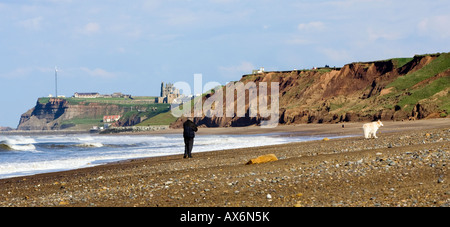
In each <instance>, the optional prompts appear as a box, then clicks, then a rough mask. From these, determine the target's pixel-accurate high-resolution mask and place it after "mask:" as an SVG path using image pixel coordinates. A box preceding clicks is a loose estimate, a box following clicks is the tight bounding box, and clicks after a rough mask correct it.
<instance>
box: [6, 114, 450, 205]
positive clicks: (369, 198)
mask: <svg viewBox="0 0 450 227" xmlns="http://www.w3.org/2000/svg"><path fill="white" fill-rule="evenodd" d="M384 124H385V127H383V128H381V129H380V133H379V134H378V136H379V137H380V138H379V139H377V140H365V139H363V137H362V130H361V123H346V124H345V127H344V128H342V125H297V126H280V127H278V128H275V129H271V130H270V129H260V128H259V127H247V128H225V129H221V128H217V129H204V128H201V129H200V131H199V135H201V134H218V135H220V134H236V135H239V134H255V133H256V134H260V133H275V132H283V133H285V134H286V136H289V135H298V134H301V135H324V134H327V135H328V134H330V135H338V136H344V135H355V134H356V135H359V134H360V135H361V136H359V137H351V138H342V139H332V140H329V141H311V142H301V143H292V144H282V145H274V146H266V147H256V148H243V149H233V150H224V151H214V152H204V153H195V152H194V159H182V155H173V156H164V157H155V158H145V159H134V160H127V161H123V162H118V163H111V164H107V165H102V166H96V167H91V168H86V169H77V170H71V171H65V172H56V173H46V174H39V175H34V176H27V177H17V178H10V179H2V180H0V206H82V207H84V206H150V207H160V206H169V207H174V206H175V207H177V206H181V207H193V206H194V207H195V206H200V207H228V206H233V207H236V206H238V207H246V206H251V207H261V206H263V207H264V206H268V207H293V206H295V207H297V206H306V207H309V206H312V207H316V206H319V207H322V206H449V205H450V199H449V195H450V187H449V179H448V164H449V163H448V160H449V159H450V150H449V147H450V140H449V138H450V120H449V119H435V120H421V121H414V122H385V123H384ZM178 131H179V130H171V133H177V132H178ZM155 133H156V134H158V132H152V133H147V134H155ZM159 133H161V132H159ZM166 133H167V132H166ZM140 134H142V133H140ZM194 147H195V145H194ZM265 154H275V155H276V156H277V157H278V159H279V160H278V161H275V162H270V163H265V164H258V165H245V163H247V162H248V161H249V160H250V159H252V158H256V157H258V156H260V155H265ZM269 195H270V196H269Z"/></svg>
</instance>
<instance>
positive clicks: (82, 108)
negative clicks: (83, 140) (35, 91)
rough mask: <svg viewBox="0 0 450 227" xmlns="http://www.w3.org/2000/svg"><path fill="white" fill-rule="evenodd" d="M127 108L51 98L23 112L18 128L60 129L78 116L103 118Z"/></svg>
mask: <svg viewBox="0 0 450 227" xmlns="http://www.w3.org/2000/svg"><path fill="white" fill-rule="evenodd" d="M124 111H125V110H124V109H122V108H120V107H119V106H117V105H105V104H100V103H89V104H84V103H80V104H77V105H71V104H69V103H68V102H67V101H66V100H65V99H56V98H51V99H50V100H49V101H48V102H47V103H45V104H43V103H40V102H39V101H38V102H37V103H36V106H35V107H34V108H32V109H30V110H29V111H27V112H26V113H24V114H22V116H21V118H20V122H19V126H18V127H17V129H18V130H59V129H64V128H65V127H70V126H72V125H64V124H62V123H63V122H64V121H66V120H72V119H77V118H102V117H103V116H104V115H111V114H121V113H123V112H124Z"/></svg>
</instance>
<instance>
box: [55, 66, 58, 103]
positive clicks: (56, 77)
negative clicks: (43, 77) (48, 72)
mask: <svg viewBox="0 0 450 227" xmlns="http://www.w3.org/2000/svg"><path fill="white" fill-rule="evenodd" d="M55 98H58V68H56V66H55Z"/></svg>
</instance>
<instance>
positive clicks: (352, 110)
mask: <svg viewBox="0 0 450 227" xmlns="http://www.w3.org/2000/svg"><path fill="white" fill-rule="evenodd" d="M438 57H439V55H427V56H416V57H414V58H413V59H412V60H411V61H409V62H408V63H406V64H404V65H402V66H398V62H397V61H396V60H387V61H379V62H369V63H352V64H348V65H345V66H344V67H343V68H341V69H331V68H326V69H319V70H307V71H290V72H266V73H261V74H257V75H246V76H243V77H242V79H241V80H240V82H242V83H244V84H246V83H248V82H253V83H255V84H257V85H258V83H259V82H268V83H269V84H270V83H271V82H275V83H278V84H279V92H280V94H279V97H280V98H279V108H280V109H279V111H280V116H279V123H280V124H299V123H338V122H355V121H356V122H360V121H373V120H378V119H380V120H384V121H387V120H397V121H401V120H407V119H422V118H427V117H433V116H434V117H436V116H441V117H442V116H446V115H448V114H449V113H446V112H445V111H443V110H442V108H440V104H439V103H434V101H433V100H436V97H435V96H437V95H439V94H431V96H430V97H429V98H427V99H423V100H419V101H418V102H417V103H414V104H412V105H413V106H411V104H408V105H400V104H399V102H401V101H402V100H403V99H404V98H405V97H407V96H411V91H413V90H414V89H416V88H420V87H424V86H426V85H429V84H431V83H433V81H435V80H437V79H438V78H442V77H446V78H448V77H449V76H450V69H449V68H450V61H448V58H447V59H446V61H447V62H446V64H447V65H448V66H445V65H444V66H445V67H447V70H444V72H442V73H440V74H438V75H430V77H429V78H428V79H427V80H426V81H418V84H415V85H414V86H412V87H411V88H407V89H404V90H395V88H387V86H388V85H389V84H391V83H392V82H393V81H395V80H396V79H397V78H399V77H403V76H405V75H407V74H408V75H409V74H411V73H413V72H416V71H418V70H420V69H422V68H423V67H425V66H427V65H428V64H430V63H431V62H433V61H434V60H435V59H436V58H438ZM232 83H234V82H232ZM420 83H422V84H420ZM447 83H448V82H447ZM225 88H226V87H224V88H223V89H222V90H221V91H219V92H223V93H224V94H223V96H224V97H225V96H226V89H225ZM424 89H425V90H426V89H427V88H426V87H425V88H424ZM269 92H270V91H269ZM440 95H441V96H444V98H442V97H441V99H440V100H441V102H445V103H446V105H448V104H449V103H448V102H449V101H448V99H447V100H445V97H448V98H449V97H450V96H449V88H448V87H447V88H446V89H445V88H444V90H442V91H440ZM207 99H208V96H206V97H204V98H203V100H202V102H205V101H206V100H207ZM239 99H245V100H246V106H245V110H246V113H247V114H246V116H245V117H237V115H236V109H235V116H231V117H230V116H226V117H212V118H211V117H207V116H205V115H204V116H203V117H196V118H195V119H194V121H195V123H197V124H198V125H200V126H202V125H203V126H207V127H230V126H250V125H259V124H260V123H261V121H262V120H264V118H262V117H261V116H259V115H258V116H257V117H249V116H248V112H249V106H248V101H249V96H248V92H247V94H246V96H245V97H242V96H240V97H237V96H235V103H234V105H236V103H237V102H238V101H237V100H239ZM269 99H270V98H269ZM442 100H444V101H442ZM223 102H224V103H225V102H226V100H225V98H224V99H223ZM430 103H431V104H430ZM445 103H444V104H445ZM441 104H442V103H441ZM226 105H230V104H226ZM226 105H224V106H226ZM232 105H233V104H232ZM183 120H184V119H179V120H178V121H177V122H175V123H174V124H173V125H172V127H173V128H178V127H180V126H181V124H182V122H183Z"/></svg>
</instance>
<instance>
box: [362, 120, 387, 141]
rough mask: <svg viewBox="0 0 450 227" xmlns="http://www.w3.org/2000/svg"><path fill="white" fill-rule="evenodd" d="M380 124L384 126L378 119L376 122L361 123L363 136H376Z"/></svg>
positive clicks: (367, 137)
mask: <svg viewBox="0 0 450 227" xmlns="http://www.w3.org/2000/svg"><path fill="white" fill-rule="evenodd" d="M381 126H384V125H383V123H381V121H380V120H378V121H377V122H372V123H367V124H364V125H363V129H364V137H366V139H370V138H371V137H373V138H375V139H376V138H378V137H377V131H378V129H379V128H380V127H381Z"/></svg>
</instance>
